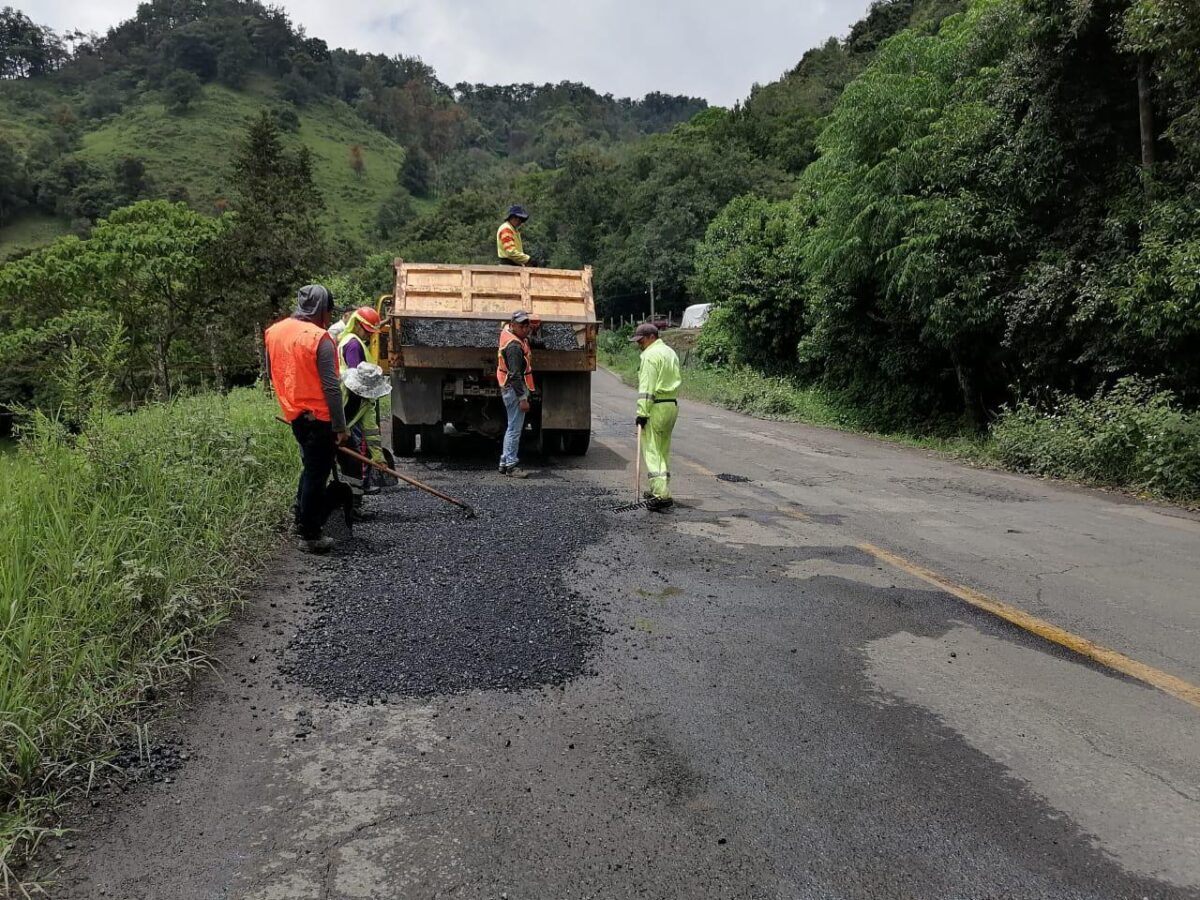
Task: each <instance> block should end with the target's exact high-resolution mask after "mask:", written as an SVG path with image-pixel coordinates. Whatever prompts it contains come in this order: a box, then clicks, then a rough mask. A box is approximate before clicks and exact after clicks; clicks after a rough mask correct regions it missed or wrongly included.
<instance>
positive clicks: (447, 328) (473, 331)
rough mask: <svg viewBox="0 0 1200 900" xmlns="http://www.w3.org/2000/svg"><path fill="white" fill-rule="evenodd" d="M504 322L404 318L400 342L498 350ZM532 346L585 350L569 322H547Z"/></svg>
mask: <svg viewBox="0 0 1200 900" xmlns="http://www.w3.org/2000/svg"><path fill="white" fill-rule="evenodd" d="M501 324H502V323H500V322H497V321H494V320H493V321H488V320H482V319H404V320H402V324H401V326H400V343H401V344H402V345H404V346H410V347H477V348H481V349H494V348H495V347H496V342H497V340H498V338H499V336H500V327H501ZM530 343H531V344H532V345H533V348H534V349H535V350H536V349H538V348H539V347H540V348H544V349H546V350H582V349H583V348H582V347H580V346H579V342H578V340H576V338H575V328H574V327H573V326H572V325H569V324H566V323H562V322H559V323H555V322H543V323H542V327H541V328H539V329H538V331H537V333H536V334H534V335H533V337H532V339H531V341H530Z"/></svg>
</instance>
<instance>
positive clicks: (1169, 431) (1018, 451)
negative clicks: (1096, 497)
mask: <svg viewBox="0 0 1200 900" xmlns="http://www.w3.org/2000/svg"><path fill="white" fill-rule="evenodd" d="M992 437H993V439H994V441H995V448H996V452H997V454H998V456H999V458H1000V460H1001V461H1002V462H1003V463H1004V464H1005V465H1007V466H1009V467H1011V468H1013V469H1016V470H1018V471H1021V472H1032V473H1035V474H1038V475H1054V476H1058V477H1061V478H1072V479H1077V480H1080V481H1090V482H1094V483H1096V484H1104V485H1113V486H1119V487H1128V488H1134V489H1136V490H1142V491H1146V492H1148V493H1151V494H1155V495H1157V496H1160V497H1165V498H1169V499H1172V500H1185V501H1186V500H1195V499H1197V498H1200V413H1196V412H1188V411H1184V410H1182V409H1180V408H1179V407H1178V405H1177V404H1176V401H1175V396H1174V395H1173V394H1172V393H1171V392H1169V391H1162V390H1158V389H1156V388H1155V387H1154V386H1153V385H1152V384H1149V383H1147V382H1145V381H1143V380H1139V379H1136V378H1122V379H1121V380H1120V381H1118V382H1117V383H1116V385H1115V386H1113V387H1112V388H1111V389H1109V390H1102V391H1100V392H1098V393H1097V394H1096V395H1095V396H1094V397H1092V398H1091V399H1089V400H1080V399H1078V398H1074V397H1067V396H1062V395H1059V396H1058V397H1057V399H1056V402H1055V404H1054V405H1053V407H1052V408H1050V409H1043V408H1040V407H1038V406H1036V405H1035V404H1032V403H1029V402H1022V403H1018V404H1017V405H1016V406H1015V407H1013V408H1011V409H1006V410H1004V411H1003V413H1002V414H1001V415H1000V417H999V419H998V420H997V421H996V423H995V424H994V425H993V427H992Z"/></svg>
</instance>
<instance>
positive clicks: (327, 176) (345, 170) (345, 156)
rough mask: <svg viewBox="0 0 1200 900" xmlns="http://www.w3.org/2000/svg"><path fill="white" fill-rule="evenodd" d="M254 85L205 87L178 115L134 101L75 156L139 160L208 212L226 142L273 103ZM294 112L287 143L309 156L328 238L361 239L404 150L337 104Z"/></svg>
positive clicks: (102, 162)
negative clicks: (355, 151) (355, 153)
mask: <svg viewBox="0 0 1200 900" xmlns="http://www.w3.org/2000/svg"><path fill="white" fill-rule="evenodd" d="M257 87H258V88H259V89H258V90H254V89H251V90H246V91H233V90H230V89H229V88H226V87H222V86H221V85H216V84H210V85H206V86H205V87H204V88H203V94H202V95H201V97H200V98H199V99H197V100H195V101H193V102H192V104H191V106H190V107H189V108H188V111H187V112H186V113H185V114H184V115H173V114H171V113H169V112H167V110H166V108H165V106H164V105H163V104H162V103H161V102H158V101H157V100H155V101H149V100H148V101H147V102H143V103H139V104H137V105H136V106H133V107H130V108H129V109H128V110H126V111H124V112H122V113H120V114H119V115H116V116H114V117H113V118H111V119H109V120H108V121H107V122H105V123H104V124H103V125H101V126H100V127H99V128H97V129H95V130H94V131H89V132H87V133H86V134H85V135H84V136H83V148H82V149H81V150H80V151H79V153H78V156H79V158H81V159H84V160H88V161H91V162H94V163H96V164H97V165H98V166H99V167H100V168H102V169H104V170H108V169H111V168H112V167H113V166H114V165H115V164H116V163H117V162H118V161H120V160H121V159H124V158H127V157H138V158H140V159H142V160H143V161H144V162H145V164H146V173H147V175H148V176H149V177H150V179H151V180H152V181H153V182H154V183H155V184H156V185H159V186H163V185H170V186H172V187H176V186H178V187H182V188H185V189H186V191H187V197H188V199H189V201H190V202H191V204H192V205H193V206H195V207H196V208H198V209H202V210H203V209H215V208H217V206H218V205H219V204H220V203H221V202H222V201H224V200H225V199H226V198H227V197H228V195H229V189H228V174H229V173H228V162H227V161H228V160H229V159H230V157H231V156H232V152H233V142H234V141H235V140H237V139H238V138H239V137H240V136H241V134H242V133H243V132H244V131H245V128H246V124H247V123H248V122H249V121H251V120H252V119H253V118H254V117H255V116H257V115H258V113H259V112H260V111H261V110H262V109H263V108H264V107H266V108H273V107H274V106H276V105H277V104H274V103H272V101H271V100H270V99H269V97H268V96H267V95H266V87H267V84H266V83H265V79H263V80H262V81H261V82H260V83H259V85H257ZM298 115H299V120H300V127H299V130H298V131H297V132H296V133H294V134H290V135H287V140H288V142H289V143H290V144H292V145H297V146H298V145H299V144H301V143H303V144H305V145H306V146H307V147H308V148H309V150H311V151H312V154H313V161H314V166H315V175H316V182H317V186H318V187H319V188H320V190H321V193H322V195H323V196H324V198H325V202H326V204H327V205H328V217H327V219H326V225H327V227H328V230H329V232H330V235H331V236H332V237H337V238H350V239H354V240H357V241H365V240H367V239H368V238H369V236H370V230H371V226H372V225H373V223H374V221H375V217H376V215H377V214H378V211H379V206H380V204H381V203H382V202H383V199H384V198H385V197H387V196H388V195H389V194H390V193H391V191H392V190H393V189H394V187H395V184H396V173H397V171H398V170H399V169H400V166H401V164H402V163H403V162H404V148H403V147H401V146H400V145H399V144H397V143H395V142H394V141H392V140H390V139H389V138H387V137H386V136H384V135H383V134H380V133H379V132H378V131H376V130H375V129H374V128H372V127H371V126H370V125H368V124H367V123H365V122H364V121H363V120H362V119H361V118H359V117H358V116H357V115H355V114H354V112H353V111H352V110H351V109H350V108H349V107H347V106H346V105H345V104H344V103H342V102H341V101H338V100H332V99H322V100H320V101H317V102H314V103H313V104H311V105H309V106H307V107H305V108H304V109H302V110H300V111H299V113H298ZM355 145H358V146H359V147H360V148H361V149H362V156H363V161H364V167H363V170H362V174H361V176H360V175H358V174H356V173H355V172H354V170H353V169H352V168H351V165H350V160H351V156H350V152H351V150H350V148H351V147H352V146H355Z"/></svg>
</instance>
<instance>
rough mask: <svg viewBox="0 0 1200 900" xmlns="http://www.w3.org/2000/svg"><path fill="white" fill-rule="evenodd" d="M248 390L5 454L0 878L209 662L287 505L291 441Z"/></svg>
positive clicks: (41, 440) (32, 429) (0, 553)
mask: <svg viewBox="0 0 1200 900" xmlns="http://www.w3.org/2000/svg"><path fill="white" fill-rule="evenodd" d="M275 412H276V408H275V406H274V404H273V402H272V401H270V399H269V398H267V397H265V396H263V395H262V394H260V393H257V392H254V391H250V390H246V391H241V392H236V393H234V394H233V395H230V396H228V397H220V396H204V397H196V398H189V399H184V400H179V401H177V402H173V403H170V404H165V405H161V406H153V407H147V408H144V409H142V410H140V411H138V412H136V413H134V414H132V415H116V414H110V413H102V414H99V415H98V416H97V417H95V418H94V419H93V420H92V421H91V422H90V423H89V425H88V427H87V429H86V431H85V432H84V434H83V435H82V436H80V437H72V436H71V435H69V434H68V433H67V432H66V431H65V430H64V429H62V428H61V427H60V426H59V425H57V424H56V423H55V422H53V421H51V420H48V419H45V418H38V419H35V421H33V422H32V423H31V425H30V426H29V428H28V430H27V431H26V434H25V436H24V441H23V443H22V445H21V448H20V450H19V452H18V453H16V454H10V455H7V456H2V457H0V563H2V565H0V810H2V813H0V815H2V816H3V818H2V819H0V871H3V872H4V874H5V875H7V874H8V873H7V866H6V863H7V861H8V860H9V859H10V858H11V857H12V854H13V852H14V848H19V847H21V846H22V845H24V846H25V847H27V846H28V844H29V842H31V841H35V840H36V838H37V836H38V831H37V829H36V827H35V823H36V817H37V816H38V815H39V814H40V813H41V812H42V811H44V809H45V808H46V806H47V805H48V804H49V803H52V801H53V799H54V795H55V792H56V791H58V790H59V789H60V788H61V786H62V785H63V784H64V779H63V776H64V774H66V773H68V772H69V771H70V769H71V768H72V767H74V766H79V765H81V764H87V763H88V762H89V761H92V760H95V759H97V758H99V757H100V756H101V755H102V754H103V753H104V752H106V751H107V750H110V749H111V748H112V747H113V746H114V745H115V743H116V742H117V741H119V740H121V739H122V738H125V739H127V736H128V734H129V733H130V732H129V730H128V729H129V724H130V723H131V722H132V721H134V719H135V717H136V712H137V709H138V707H139V705H140V704H141V703H142V702H143V701H144V700H145V699H146V696H147V692H148V690H149V689H150V688H151V687H152V686H153V685H156V684H160V683H162V682H163V681H166V680H169V679H171V678H173V677H176V676H178V675H179V674H180V673H182V672H185V671H186V670H187V669H188V668H189V667H190V666H192V665H194V664H195V663H196V662H197V661H198V660H199V659H200V654H201V653H202V651H201V650H200V649H199V647H198V642H199V641H200V639H201V638H202V637H203V636H204V635H205V634H206V633H207V632H208V631H209V630H210V629H211V628H212V627H213V626H214V625H216V624H217V623H218V622H220V621H221V620H222V619H224V618H225V617H226V616H227V615H228V613H229V610H230V608H231V605H232V603H233V601H234V600H235V599H236V598H237V596H238V591H239V589H240V588H241V587H243V586H244V585H245V584H246V583H247V580H248V578H249V577H250V576H251V575H252V574H253V573H254V572H255V571H256V570H257V569H258V568H259V566H260V565H261V562H262V560H263V552H264V551H265V550H268V549H269V547H270V545H271V543H272V532H273V531H274V529H276V527H277V526H279V525H280V523H281V522H282V521H283V520H284V518H285V515H286V511H287V509H288V507H289V505H290V502H291V498H292V495H293V491H294V488H293V485H294V477H295V472H296V463H295V453H296V451H295V445H294V442H293V441H292V438H291V434H290V432H289V431H288V430H287V429H286V428H283V427H282V426H280V425H278V424H277V423H275V422H274V420H273V416H274V414H275Z"/></svg>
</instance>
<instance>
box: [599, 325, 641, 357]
mask: <svg viewBox="0 0 1200 900" xmlns="http://www.w3.org/2000/svg"><path fill="white" fill-rule="evenodd" d="M631 337H633V326H632V325H622V326H621V327H620V328H618V329H616V330H615V331H601V332H600V338H599V341H598V346H599V348H600V352H601V353H610V354H612V355H613V356H620V355H621V354H622V353H625V352H626V351H627V350H629V348H630V347H631V346H632V345H631V344H630V343H629V339H630V338H631Z"/></svg>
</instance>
